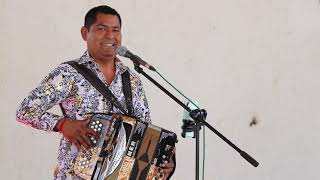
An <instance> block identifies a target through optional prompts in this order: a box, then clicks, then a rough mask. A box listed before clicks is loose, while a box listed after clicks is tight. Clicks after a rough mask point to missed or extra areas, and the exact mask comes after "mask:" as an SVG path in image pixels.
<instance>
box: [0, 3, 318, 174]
mask: <svg viewBox="0 0 320 180" xmlns="http://www.w3.org/2000/svg"><path fill="white" fill-rule="evenodd" d="M103 3H106V4H108V5H110V6H112V7H114V8H115V9H117V10H118V11H119V12H120V14H121V15H122V18H123V44H124V45H126V46H127V47H128V48H129V49H131V50H132V51H133V52H136V53H137V54H139V55H141V57H143V58H144V59H145V60H148V61H149V62H150V63H151V64H153V65H154V66H156V67H157V69H158V70H159V71H160V72H162V73H163V74H164V75H165V76H166V77H167V78H168V79H169V80H170V81H171V82H172V83H173V84H175V85H176V86H177V87H178V88H179V89H181V90H182V91H183V92H184V93H185V94H186V95H188V96H190V97H191V98H192V99H194V100H196V101H197V102H199V104H200V105H201V107H203V108H205V109H207V111H208V114H209V115H208V117H207V122H209V123H210V124H212V125H213V126H214V127H215V128H216V129H218V130H219V131H220V132H221V133H223V134H224V135H225V136H226V137H228V138H229V139H230V140H232V141H233V142H234V143H235V144H236V145H238V146H239V147H240V148H242V149H243V150H245V151H246V152H248V153H249V154H251V155H252V156H253V157H255V158H256V159H257V160H258V161H259V162H260V166H259V167H258V168H254V167H253V166H251V165H250V164H249V163H247V162H246V161H245V160H244V159H242V157H240V156H239V154H238V153H237V152H235V151H234V150H233V149H231V148H230V147H229V146H228V145H226V144H225V143H223V142H222V140H220V139H219V138H218V137H217V136H216V135H214V134H213V133H211V132H210V131H209V130H206V140H207V141H206V145H207V148H206V168H205V170H206V171H205V173H206V178H205V179H214V180H233V179H241V180H257V179H258V180H284V179H290V180H301V179H320V175H319V173H318V162H319V161H320V156H319V155H318V152H319V149H320V141H319V138H320V133H319V131H318V130H319V128H320V121H319V117H320V114H319V111H317V108H318V106H319V100H320V95H319V91H320V83H319V80H318V77H319V75H320V72H319V65H320V61H319V57H320V51H319V42H320V34H319V32H320V21H319V17H320V3H319V1H318V0H290V1H289V0H242V1H238V0H226V1H218V0H204V1H184V0H162V1H152V0H139V1H137V0H133V1H121V0H112V1H102V0H96V1H94V0H80V1H75V0H67V1H62V0H54V1H41V0H34V1H22V0H20V1H19V0H1V1H0V15H1V16H0V20H1V21H0V22H1V28H0V35H1V41H0V65H1V66H0V70H1V71H0V93H1V103H0V106H1V107H0V112H1V113H0V114H1V121H0V122H1V124H0V130H1V131H0V133H1V136H0V158H1V165H0V172H1V175H2V178H1V179H13V180H16V179H41V180H42V179H52V174H53V165H54V163H55V159H56V154H57V147H58V141H59V135H58V134H56V133H46V132H41V131H38V130H34V129H32V128H29V127H27V126H24V125H22V124H19V123H17V122H16V121H15V110H16V107H17V105H18V104H19V103H20V102H21V101H22V99H23V98H24V97H25V96H26V95H27V93H28V92H29V91H30V90H31V89H32V88H33V87H34V86H35V85H36V84H37V83H38V82H39V81H40V80H41V79H42V78H43V77H44V76H45V75H46V74H47V73H48V71H49V70H50V69H52V68H53V67H54V66H56V65H58V64H59V63H61V62H62V61H66V60H70V59H73V58H77V57H79V56H80V55H81V54H82V52H83V51H84V50H85V43H84V42H83V41H82V39H81V37H80V27H81V25H82V23H83V18H84V15H85V13H86V12H87V10H89V9H90V8H91V7H93V6H95V5H100V4H103ZM317 49H318V50H317ZM123 61H124V62H125V64H127V65H130V66H131V62H130V61H128V60H127V59H123ZM150 74H151V75H152V76H153V77H157V76H156V74H153V73H150ZM142 79H143V81H144V85H145V89H146V92H147V96H148V99H149V101H150V106H151V109H152V117H153V122H154V124H157V125H159V126H162V127H165V128H168V129H171V130H173V131H175V132H176V133H177V134H180V133H181V130H180V126H181V125H182V122H181V117H182V112H183V111H182V108H180V107H179V106H178V105H177V104H175V103H174V102H173V101H171V100H170V99H169V98H168V97H166V96H165V95H164V94H163V93H162V92H161V91H160V90H158V89H156V88H155V87H154V86H153V85H152V84H151V83H149V82H148V81H146V79H145V78H142ZM156 79H159V78H156ZM179 97H180V96H179ZM253 117H256V118H257V121H258V124H257V125H255V126H252V127H250V126H249V124H250V122H251V120H252V118H253ZM177 158H178V164H177V171H176V173H175V175H174V177H173V179H177V180H184V179H194V139H183V138H181V137H180V141H179V143H178V146H177Z"/></svg>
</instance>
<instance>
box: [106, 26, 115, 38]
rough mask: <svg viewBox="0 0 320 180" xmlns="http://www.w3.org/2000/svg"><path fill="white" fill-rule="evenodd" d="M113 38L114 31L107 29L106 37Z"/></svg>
mask: <svg viewBox="0 0 320 180" xmlns="http://www.w3.org/2000/svg"><path fill="white" fill-rule="evenodd" d="M113 36H114V34H113V32H112V29H111V28H107V29H106V32H105V37H108V38H113Z"/></svg>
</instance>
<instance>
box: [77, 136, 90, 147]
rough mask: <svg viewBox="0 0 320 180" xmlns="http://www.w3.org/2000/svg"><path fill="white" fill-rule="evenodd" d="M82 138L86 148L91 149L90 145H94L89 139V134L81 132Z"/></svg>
mask: <svg viewBox="0 0 320 180" xmlns="http://www.w3.org/2000/svg"><path fill="white" fill-rule="evenodd" d="M80 138H81V139H82V142H84V144H82V145H83V146H84V147H85V148H86V149H89V147H90V146H91V145H92V143H91V141H90V140H89V138H88V136H87V135H85V134H81V135H80Z"/></svg>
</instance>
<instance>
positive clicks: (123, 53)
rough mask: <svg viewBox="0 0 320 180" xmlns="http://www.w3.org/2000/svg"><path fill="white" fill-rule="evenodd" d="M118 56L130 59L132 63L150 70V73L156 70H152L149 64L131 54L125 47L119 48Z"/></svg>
mask: <svg viewBox="0 0 320 180" xmlns="http://www.w3.org/2000/svg"><path fill="white" fill-rule="evenodd" d="M118 54H119V55H120V56H123V57H126V58H129V59H131V61H133V63H134V64H138V65H140V64H141V65H142V66H144V67H146V68H148V69H150V70H151V71H156V68H154V67H153V66H151V65H150V64H148V63H147V62H145V61H144V60H142V59H141V58H140V57H139V56H137V55H135V54H132V53H131V52H130V51H129V50H128V49H127V48H126V47H125V46H120V47H119V49H118Z"/></svg>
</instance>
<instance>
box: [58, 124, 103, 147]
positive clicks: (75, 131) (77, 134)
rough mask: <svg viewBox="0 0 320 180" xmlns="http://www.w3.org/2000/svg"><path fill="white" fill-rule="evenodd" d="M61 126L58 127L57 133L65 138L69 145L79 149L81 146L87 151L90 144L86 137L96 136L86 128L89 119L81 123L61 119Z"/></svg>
mask: <svg viewBox="0 0 320 180" xmlns="http://www.w3.org/2000/svg"><path fill="white" fill-rule="evenodd" d="M62 121H65V122H63V125H62V126H61V127H60V129H59V131H60V132H61V133H62V134H63V136H64V137H65V138H67V139H68V140H69V141H70V142H71V143H73V144H74V145H76V147H77V148H78V149H80V147H81V145H82V146H84V147H85V148H86V149H88V148H89V147H90V146H91V145H92V142H91V141H90V139H89V138H88V136H87V135H92V136H96V135H97V134H96V132H94V131H93V130H92V129H90V128H88V127H87V124H88V123H89V122H90V119H86V120H83V121H73V120H69V119H63V120H62Z"/></svg>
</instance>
